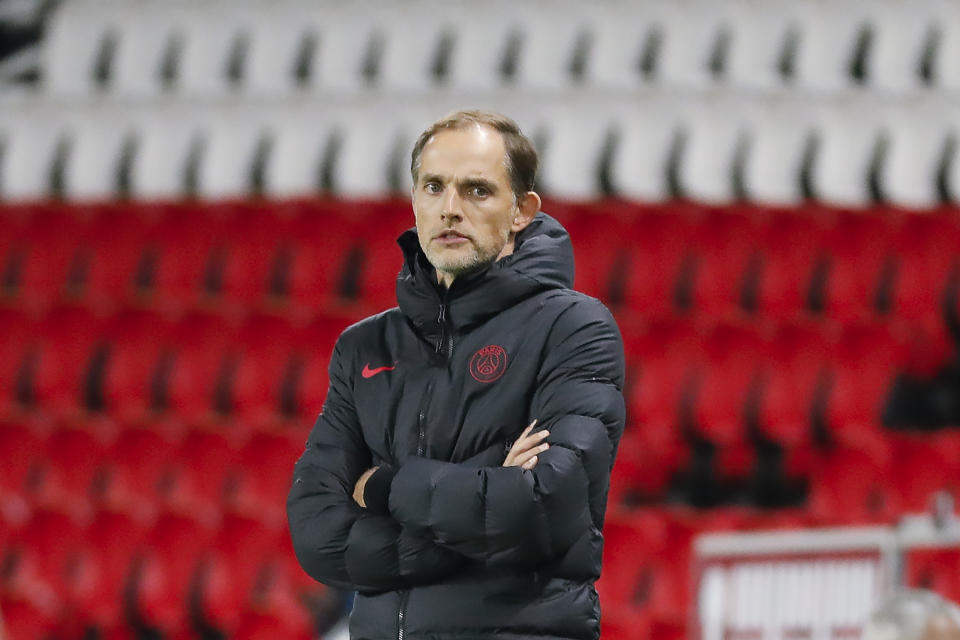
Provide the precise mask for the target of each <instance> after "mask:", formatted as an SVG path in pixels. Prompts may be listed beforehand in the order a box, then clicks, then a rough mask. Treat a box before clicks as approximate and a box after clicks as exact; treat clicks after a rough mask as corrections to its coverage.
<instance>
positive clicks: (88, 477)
mask: <svg viewBox="0 0 960 640" xmlns="http://www.w3.org/2000/svg"><path fill="white" fill-rule="evenodd" d="M106 454H107V444H106V443H105V442H104V441H103V440H101V439H100V438H99V437H98V435H97V434H96V433H95V432H94V431H93V430H87V429H81V428H79V427H78V426H65V427H62V428H60V429H57V430H56V431H54V432H53V433H51V434H50V438H49V440H48V444H47V450H46V453H45V456H44V462H43V463H42V464H41V465H39V473H38V475H37V480H36V482H35V484H34V486H33V487H32V495H33V499H35V500H40V501H42V502H44V503H47V504H56V505H59V506H60V507H61V508H63V509H69V510H71V511H73V512H74V513H76V514H77V517H83V516H84V515H87V514H88V513H89V511H90V509H91V507H92V498H93V494H94V490H95V485H94V482H95V480H96V478H97V477H98V474H99V473H100V471H101V469H102V468H103V465H104V462H105V460H106Z"/></svg>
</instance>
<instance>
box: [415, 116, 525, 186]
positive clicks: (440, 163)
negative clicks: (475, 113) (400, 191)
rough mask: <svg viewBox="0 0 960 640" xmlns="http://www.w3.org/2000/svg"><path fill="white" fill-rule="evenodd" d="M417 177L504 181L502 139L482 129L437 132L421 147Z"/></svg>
mask: <svg viewBox="0 0 960 640" xmlns="http://www.w3.org/2000/svg"><path fill="white" fill-rule="evenodd" d="M419 173H420V175H421V176H422V175H427V174H430V175H439V176H450V177H468V176H469V177H484V178H487V179H490V180H504V181H506V180H507V166H506V147H505V146H504V144H503V136H502V135H501V134H500V132H499V131H496V130H495V129H491V128H490V127H487V126H483V125H471V126H468V127H465V128H463V129H446V130H442V131H439V132H437V133H436V134H435V135H434V136H433V137H432V138H430V140H429V142H427V144H426V145H425V146H424V147H423V151H422V153H421V155H420V171H419Z"/></svg>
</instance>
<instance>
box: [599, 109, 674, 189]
mask: <svg viewBox="0 0 960 640" xmlns="http://www.w3.org/2000/svg"><path fill="white" fill-rule="evenodd" d="M674 100H675V96H672V95H670V94H668V95H664V96H660V95H657V94H656V93H651V94H645V95H644V99H643V100H642V101H640V102H639V104H637V105H634V106H632V109H631V110H630V111H629V112H627V113H624V114H623V115H621V116H620V117H619V119H618V128H617V140H616V143H615V144H614V148H613V150H612V152H611V156H610V169H609V174H610V176H609V179H610V186H611V188H612V190H613V192H614V193H615V194H616V195H618V196H620V197H622V198H628V199H632V200H637V201H640V202H646V203H651V202H665V201H667V200H669V199H670V198H671V196H672V195H673V193H672V191H673V186H674V185H672V184H671V176H670V174H669V168H670V166H671V165H670V163H671V161H673V159H674V156H675V155H676V154H677V152H678V149H679V145H680V143H681V142H680V141H681V140H682V138H681V137H680V136H681V129H680V125H681V119H680V116H679V114H678V113H677V110H676V105H675V104H674Z"/></svg>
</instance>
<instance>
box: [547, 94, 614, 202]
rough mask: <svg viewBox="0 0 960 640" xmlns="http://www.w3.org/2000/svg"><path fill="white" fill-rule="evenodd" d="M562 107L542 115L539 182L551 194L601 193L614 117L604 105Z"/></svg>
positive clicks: (570, 196)
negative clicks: (602, 165) (604, 158)
mask: <svg viewBox="0 0 960 640" xmlns="http://www.w3.org/2000/svg"><path fill="white" fill-rule="evenodd" d="M578 106H580V105H575V106H574V107H573V108H562V109H558V110H555V111H554V112H551V113H548V114H547V115H546V117H545V118H543V123H544V124H543V125H542V130H543V131H544V138H545V146H544V148H543V149H542V150H541V154H540V175H539V179H540V184H541V186H542V189H543V190H544V191H545V192H547V193H549V194H550V195H552V196H555V197H558V198H566V199H570V200H588V199H590V198H596V197H597V196H599V195H600V180H599V177H600V162H601V157H602V154H603V151H604V143H605V142H606V138H607V132H608V131H609V130H610V127H611V121H610V118H609V117H608V116H607V115H606V113H605V112H604V110H603V109H594V110H592V111H586V110H584V109H580V108H577V107H578Z"/></svg>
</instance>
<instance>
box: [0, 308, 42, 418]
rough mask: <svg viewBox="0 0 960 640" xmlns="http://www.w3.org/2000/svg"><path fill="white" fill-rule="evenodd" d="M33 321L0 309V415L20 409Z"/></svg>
mask: <svg viewBox="0 0 960 640" xmlns="http://www.w3.org/2000/svg"><path fill="white" fill-rule="evenodd" d="M34 323H35V321H34V320H33V319H32V318H31V317H30V316H28V315H27V314H26V313H23V312H22V311H21V310H20V309H18V308H5V307H4V308H0V415H9V414H11V413H14V412H15V411H17V410H18V409H19V408H20V405H21V404H22V401H23V400H25V399H26V398H24V397H23V395H24V394H23V392H24V388H23V386H22V383H23V382H24V380H25V376H26V374H27V373H29V368H30V364H31V354H32V353H33V352H34V341H35V339H36V335H37V331H36V328H35V327H34Z"/></svg>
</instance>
